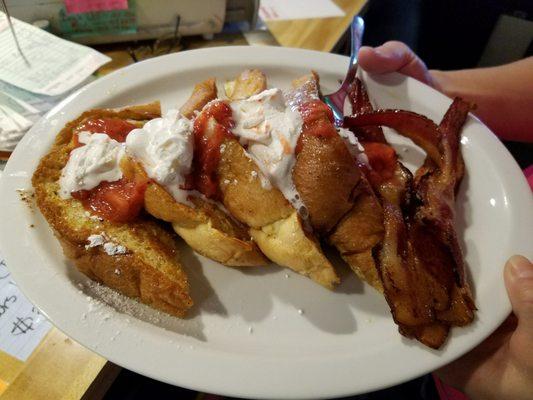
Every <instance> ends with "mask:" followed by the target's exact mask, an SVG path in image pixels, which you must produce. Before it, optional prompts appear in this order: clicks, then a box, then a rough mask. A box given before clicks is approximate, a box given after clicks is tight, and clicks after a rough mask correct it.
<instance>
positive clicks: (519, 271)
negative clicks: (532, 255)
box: [509, 256, 533, 278]
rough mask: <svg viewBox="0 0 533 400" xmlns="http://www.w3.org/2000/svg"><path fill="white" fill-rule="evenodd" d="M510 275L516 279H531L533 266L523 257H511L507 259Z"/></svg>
mask: <svg viewBox="0 0 533 400" xmlns="http://www.w3.org/2000/svg"><path fill="white" fill-rule="evenodd" d="M509 264H510V265H511V273H512V275H514V276H515V277H517V278H533V264H531V263H530V262H529V260H528V259H527V258H525V257H523V256H512V257H511V258H510V259H509Z"/></svg>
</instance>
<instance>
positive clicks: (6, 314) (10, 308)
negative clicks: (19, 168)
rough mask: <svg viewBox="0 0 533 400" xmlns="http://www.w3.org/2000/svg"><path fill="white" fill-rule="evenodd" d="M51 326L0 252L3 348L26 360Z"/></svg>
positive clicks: (0, 336)
mask: <svg viewBox="0 0 533 400" xmlns="http://www.w3.org/2000/svg"><path fill="white" fill-rule="evenodd" d="M0 176H1V173H0ZM51 327H52V326H51V324H50V323H49V322H48V321H47V320H46V318H45V317H44V316H43V315H42V314H41V313H40V312H39V310H38V309H37V308H36V307H34V306H33V304H31V303H30V302H29V301H28V300H27V299H26V297H24V295H23V294H22V293H21V291H20V290H19V288H18V287H17V285H16V284H15V282H13V279H12V278H11V274H10V273H9V270H8V269H7V266H6V263H5V261H4V259H3V258H2V255H1V254H0V350H2V351H4V352H6V353H8V354H10V355H12V356H13V357H16V358H18V359H19V360H21V361H26V359H27V358H28V357H29V356H30V354H31V353H32V352H33V350H34V349H35V347H37V345H38V344H39V343H40V342H41V339H42V338H43V337H44V335H46V333H47V332H48V331H49V330H50V328H51Z"/></svg>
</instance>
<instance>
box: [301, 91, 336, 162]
mask: <svg viewBox="0 0 533 400" xmlns="http://www.w3.org/2000/svg"><path fill="white" fill-rule="evenodd" d="M299 111H300V115H301V116H302V119H303V122H304V125H303V128H302V135H300V137H301V136H303V135H312V136H319V137H324V138H327V137H332V136H335V135H337V130H336V129H335V126H334V125H333V121H334V119H333V112H332V111H331V109H330V108H329V107H328V106H327V105H326V104H325V103H324V102H322V101H320V100H318V99H316V100H311V101H308V102H307V103H304V104H302V105H301V106H300V107H299ZM301 146H302V144H301V141H300V140H298V143H297V145H296V153H299V152H300V149H301Z"/></svg>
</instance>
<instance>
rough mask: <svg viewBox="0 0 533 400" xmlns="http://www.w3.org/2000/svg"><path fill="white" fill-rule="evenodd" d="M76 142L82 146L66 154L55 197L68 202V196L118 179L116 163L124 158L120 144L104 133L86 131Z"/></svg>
mask: <svg viewBox="0 0 533 400" xmlns="http://www.w3.org/2000/svg"><path fill="white" fill-rule="evenodd" d="M78 140H79V142H80V143H82V144H84V145H85V146H81V147H77V148H75V149H74V150H72V151H71V152H70V157H69V159H68V162H67V164H66V165H65V167H64V168H63V170H62V171H61V177H60V178H59V196H60V197H61V198H63V199H69V198H70V197H71V193H72V192H77V191H79V190H90V189H93V188H95V187H96V186H98V185H99V184H100V182H103V181H108V182H114V181H117V180H119V179H121V178H122V170H121V169H120V160H121V159H122V157H123V156H124V154H125V148H124V144H123V143H119V142H117V141H116V140H114V139H111V138H110V137H109V136H107V135H106V134H105V133H90V132H87V131H82V132H79V133H78Z"/></svg>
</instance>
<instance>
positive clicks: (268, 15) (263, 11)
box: [259, 0, 344, 21]
mask: <svg viewBox="0 0 533 400" xmlns="http://www.w3.org/2000/svg"><path fill="white" fill-rule="evenodd" d="M342 16H344V11H342V9H341V8H339V6H337V5H336V4H335V3H334V2H333V1H331V0H261V3H260V5H259V17H260V18H261V19H262V20H263V21H279V20H286V19H306V18H330V17H342Z"/></svg>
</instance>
